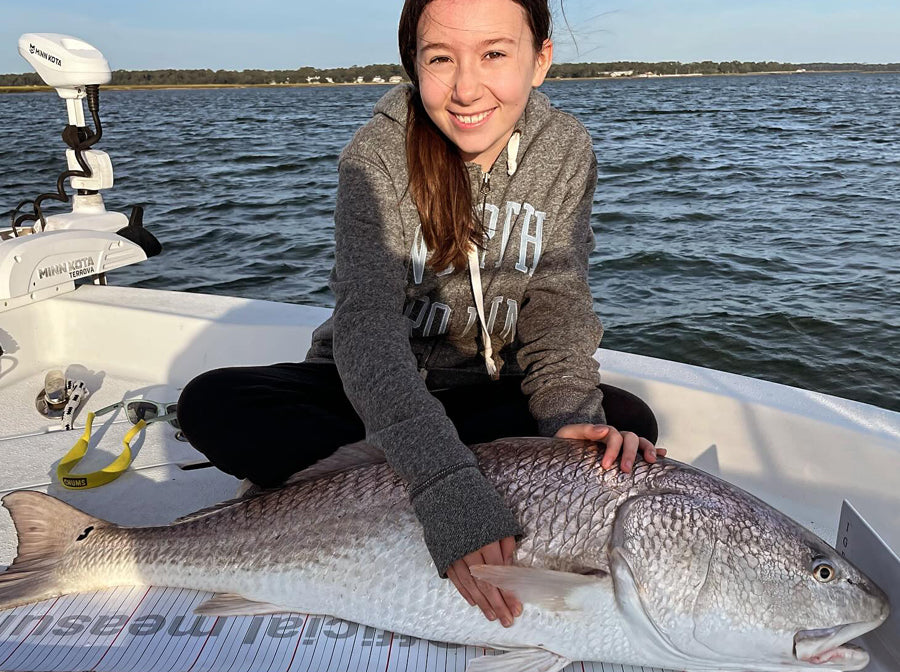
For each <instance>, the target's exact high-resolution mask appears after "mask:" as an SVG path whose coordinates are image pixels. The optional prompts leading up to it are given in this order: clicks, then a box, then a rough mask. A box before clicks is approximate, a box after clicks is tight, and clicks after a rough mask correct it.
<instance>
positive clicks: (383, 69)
mask: <svg viewBox="0 0 900 672" xmlns="http://www.w3.org/2000/svg"><path fill="white" fill-rule="evenodd" d="M799 70H805V71H807V72H824V71H829V72H834V71H860V72H890V71H893V72H897V71H900V63H883V64H869V63H777V62H772V61H759V62H750V61H722V62H718V63H717V62H715V61H701V62H694V63H682V62H680V61H663V62H658V63H647V62H640V61H615V62H611V63H556V64H554V65H553V66H552V67H551V68H550V72H549V74H548V76H549V77H550V78H566V79H569V78H571V79H578V78H589V77H604V76H606V77H609V76H640V75H648V74H653V75H692V74H702V75H734V74H742V75H743V74H752V73H761V72H796V71H799ZM391 77H401V78H402V79H403V80H404V81H405V80H406V79H407V78H406V73H405V72H404V71H403V67H402V66H400V65H397V64H390V63H389V64H375V65H364V66H352V67H349V68H313V67H302V68H298V69H296V70H239V71H238V70H210V69H195V70H172V69H169V70H115V71H114V72H113V74H112V85H113V86H115V85H119V86H142V85H143V86H146V85H157V86H166V85H192V84H193V85H204V84H209V85H223V84H225V85H227V84H231V85H238V86H240V85H261V84H307V83H319V84H324V83H335V84H346V83H352V82H358V81H364V82H371V81H372V80H373V79H375V78H381V79H383V80H384V81H385V82H387V81H389V80H390V78H391ZM360 78H362V79H360ZM41 84H43V82H42V81H41V79H40V77H38V75H37V74H35V73H24V74H12V75H0V86H38V85H41Z"/></svg>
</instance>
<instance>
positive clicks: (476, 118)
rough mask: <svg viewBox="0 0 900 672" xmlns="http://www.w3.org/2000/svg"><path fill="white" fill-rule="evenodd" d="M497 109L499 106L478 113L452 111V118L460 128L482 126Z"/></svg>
mask: <svg viewBox="0 0 900 672" xmlns="http://www.w3.org/2000/svg"><path fill="white" fill-rule="evenodd" d="M495 109H497V108H493V107H492V108H491V109H489V110H485V111H484V112H479V113H477V114H458V113H456V112H451V113H450V118H451V119H453V121H454V122H455V123H456V125H457V126H459V127H460V128H476V127H477V126H481V125H482V124H484V123H485V122H486V121H487V120H488V119H490V117H491V115H492V114H493V113H494V110H495Z"/></svg>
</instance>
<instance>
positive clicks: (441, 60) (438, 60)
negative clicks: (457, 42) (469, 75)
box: [428, 56, 450, 65]
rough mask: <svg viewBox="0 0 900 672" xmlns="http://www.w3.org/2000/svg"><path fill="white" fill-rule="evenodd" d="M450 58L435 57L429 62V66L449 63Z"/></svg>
mask: <svg viewBox="0 0 900 672" xmlns="http://www.w3.org/2000/svg"><path fill="white" fill-rule="evenodd" d="M449 62H450V58H449V57H448V56H435V57H434V58H432V59H431V60H429V61H428V65H437V64H438V63H449Z"/></svg>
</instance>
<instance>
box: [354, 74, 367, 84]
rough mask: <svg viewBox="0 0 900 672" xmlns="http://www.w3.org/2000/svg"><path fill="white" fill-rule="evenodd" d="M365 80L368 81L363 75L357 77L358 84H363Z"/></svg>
mask: <svg viewBox="0 0 900 672" xmlns="http://www.w3.org/2000/svg"><path fill="white" fill-rule="evenodd" d="M364 81H366V80H364V79H363V78H362V77H361V76H360V77H357V78H356V83H357V84H362V83H363V82H364Z"/></svg>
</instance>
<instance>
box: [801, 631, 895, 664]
mask: <svg viewBox="0 0 900 672" xmlns="http://www.w3.org/2000/svg"><path fill="white" fill-rule="evenodd" d="M879 623H880V621H878V622H869V621H863V622H859V623H847V624H845V625H838V626H835V627H833V628H821V629H818V630H800V631H799V632H798V633H797V634H795V635H794V655H795V656H796V657H797V659H798V660H802V661H803V662H805V663H810V664H812V665H816V666H819V667H822V668H825V669H828V668H832V669H839V670H861V669H862V668H864V667H865V666H866V665H868V664H869V654H868V653H866V651H865V650H864V649H861V648H860V647H858V646H854V645H853V644H847V642H848V641H850V640H851V639H854V638H855V637H859V636H860V635H862V634H864V633H866V632H868V631H869V630H872V629H873V628H874V627H876V626H877V625H878V624H879Z"/></svg>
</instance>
